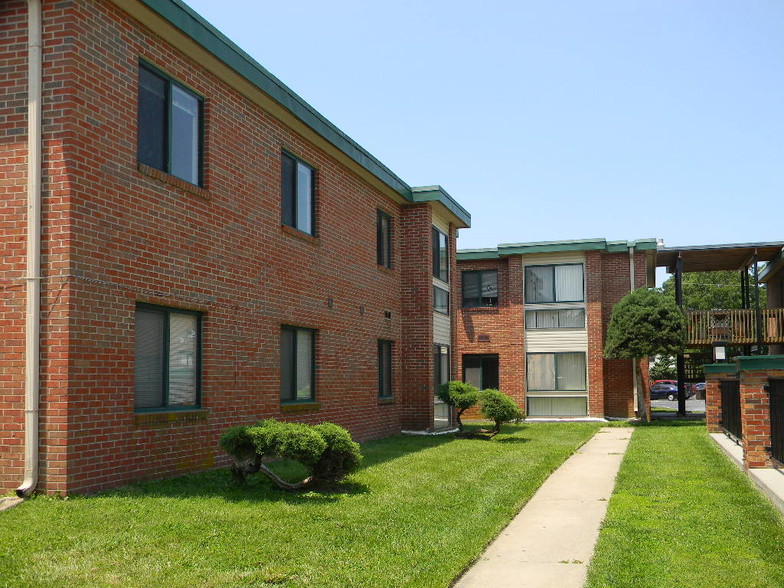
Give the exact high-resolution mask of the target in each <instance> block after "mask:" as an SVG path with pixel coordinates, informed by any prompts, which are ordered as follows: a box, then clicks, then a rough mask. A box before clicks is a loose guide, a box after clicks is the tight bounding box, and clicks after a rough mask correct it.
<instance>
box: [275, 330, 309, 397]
mask: <svg viewBox="0 0 784 588" xmlns="http://www.w3.org/2000/svg"><path fill="white" fill-rule="evenodd" d="M280 331H281V333H283V331H290V332H292V333H293V334H294V337H292V339H291V344H292V349H291V357H292V359H293V365H292V369H291V381H290V382H288V385H287V388H288V390H287V391H288V392H289V393H290V396H291V398H283V390H282V388H283V386H282V383H283V375H282V374H281V394H280V397H279V398H280V403H281V404H305V403H309V402H316V333H317V331H316V329H308V328H305V327H296V326H293V325H281V327H280ZM298 331H306V332H308V333H310V334H311V338H310V398H308V399H305V400H303V399H298V398H297V390H296V387H297V332H298ZM280 341H281V345H280V350H279V353H280V361H281V364H282V361H283V358H282V356H283V352H282V349H283V345H282V341H283V337H282V336H281V338H280Z"/></svg>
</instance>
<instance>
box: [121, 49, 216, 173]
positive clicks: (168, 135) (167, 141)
mask: <svg viewBox="0 0 784 588" xmlns="http://www.w3.org/2000/svg"><path fill="white" fill-rule="evenodd" d="M139 68H143V69H146V70H147V71H148V72H149V73H151V74H152V75H154V76H156V77H158V78H160V79H162V80H163V81H164V82H165V83H166V108H165V109H164V114H165V116H166V120H165V122H164V127H165V129H163V130H165V133H164V137H163V156H164V165H163V167H164V168H165V169H162V170H160V171H162V172H164V173H166V174H169V175H170V176H172V177H175V178H177V179H180V180H182V181H183V182H188V183H189V184H192V182H191V181H190V180H187V179H185V178H181V177H180V176H176V175H174V174H173V173H172V171H171V163H172V154H171V146H172V119H173V118H174V117H173V116H172V108H174V102H173V99H172V90H171V89H172V86H173V85H174V86H177V87H178V88H180V89H181V90H182V91H183V92H185V93H187V94H190V95H191V96H193V97H194V98H195V99H196V101H197V102H198V103H199V116H198V126H199V129H198V133H197V135H198V136H197V138H196V149H197V159H198V163H197V166H196V167H197V170H198V171H197V174H196V175H197V178H196V180H197V183H196V184H193V185H195V186H198V187H200V188H203V187H204V143H205V141H204V135H205V125H204V102H205V100H204V96H203V95H202V94H199V93H198V92H195V91H194V90H193V89H192V88H190V87H188V86H186V85H185V84H183V83H181V82H179V81H177V80H175V79H174V78H173V77H171V76H170V75H169V74H167V73H166V72H164V71H162V70H161V69H159V68H157V67H156V66H154V65H153V64H151V63H150V62H148V61H146V60H144V59H140V60H139ZM136 83H137V89H136V108H137V112H136V125H137V128H136V160H137V161H138V162H139V163H143V164H144V165H148V164H147V163H144V162H142V161H141V159H140V157H139V155H140V141H139V139H140V129H139V114H140V113H139V94H140V92H141V87H140V85H139V75H138V73H137V76H136ZM150 167H152V168H154V169H157V168H155V166H150Z"/></svg>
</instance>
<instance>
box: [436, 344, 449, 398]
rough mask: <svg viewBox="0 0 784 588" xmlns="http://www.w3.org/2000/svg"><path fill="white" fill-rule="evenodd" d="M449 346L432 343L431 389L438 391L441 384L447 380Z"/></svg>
mask: <svg viewBox="0 0 784 588" xmlns="http://www.w3.org/2000/svg"><path fill="white" fill-rule="evenodd" d="M449 372H450V369H449V346H448V345H438V344H436V345H433V390H434V393H437V392H438V388H439V386H441V384H446V383H447V382H448V381H449Z"/></svg>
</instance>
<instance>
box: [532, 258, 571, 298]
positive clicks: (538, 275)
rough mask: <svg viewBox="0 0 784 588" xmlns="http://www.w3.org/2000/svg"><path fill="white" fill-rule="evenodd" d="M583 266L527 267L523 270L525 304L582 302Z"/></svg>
mask: <svg viewBox="0 0 784 588" xmlns="http://www.w3.org/2000/svg"><path fill="white" fill-rule="evenodd" d="M583 291H584V285H583V264H581V263H572V264H565V265H529V266H527V267H526V268H525V302H526V304H537V303H542V302H583V300H584V299H585V296H584V294H583Z"/></svg>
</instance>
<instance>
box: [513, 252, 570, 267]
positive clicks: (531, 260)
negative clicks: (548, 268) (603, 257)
mask: <svg viewBox="0 0 784 588" xmlns="http://www.w3.org/2000/svg"><path fill="white" fill-rule="evenodd" d="M522 257H523V265H551V264H561V263H585V254H584V253H582V252H580V251H577V252H575V251H568V252H564V253H532V254H530V255H523V256H522Z"/></svg>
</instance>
